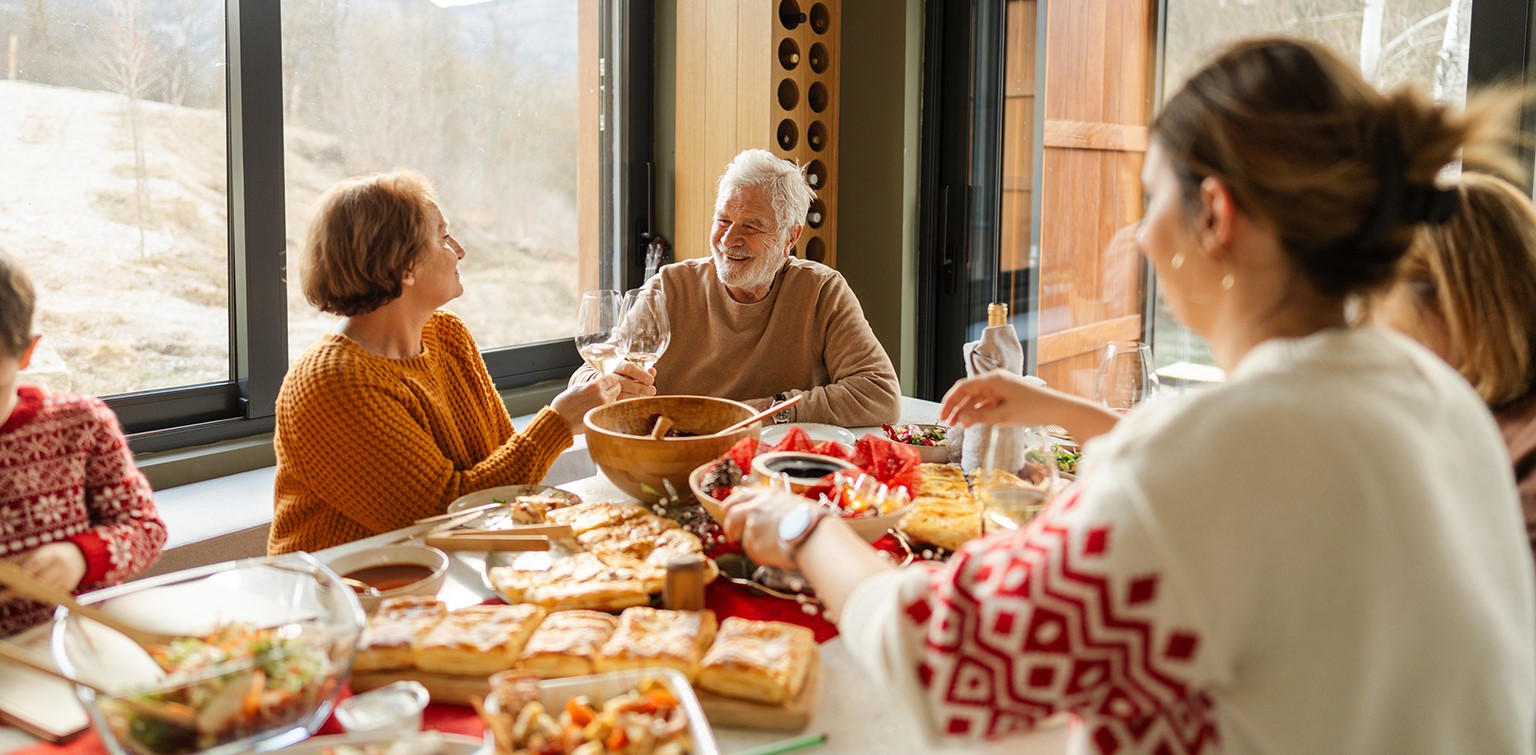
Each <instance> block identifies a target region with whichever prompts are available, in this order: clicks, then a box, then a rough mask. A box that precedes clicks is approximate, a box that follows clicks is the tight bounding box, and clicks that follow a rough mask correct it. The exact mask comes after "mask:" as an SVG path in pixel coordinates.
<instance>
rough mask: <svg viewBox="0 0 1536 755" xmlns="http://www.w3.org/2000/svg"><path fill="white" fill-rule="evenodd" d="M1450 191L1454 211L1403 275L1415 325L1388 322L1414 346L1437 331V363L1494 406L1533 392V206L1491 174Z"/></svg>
mask: <svg viewBox="0 0 1536 755" xmlns="http://www.w3.org/2000/svg"><path fill="white" fill-rule="evenodd" d="M1456 191H1457V193H1458V194H1460V195H1461V206H1460V207H1459V208H1458V209H1457V211H1456V214H1454V215H1453V216H1451V219H1450V221H1449V222H1447V223H1445V224H1444V225H1439V226H1428V227H1425V228H1422V229H1420V230H1419V232H1418V233H1417V234H1416V235H1415V236H1414V239H1413V244H1412V246H1410V247H1409V249H1408V254H1407V256H1406V257H1405V258H1404V259H1403V265H1402V268H1401V270H1400V272H1399V278H1398V283H1397V285H1398V286H1401V287H1403V289H1404V290H1405V291H1406V293H1408V294H1410V295H1411V300H1412V302H1413V304H1414V305H1415V306H1416V307H1417V308H1418V310H1419V314H1420V320H1419V322H1406V323H1403V322H1399V323H1394V325H1395V326H1397V327H1400V328H1402V329H1403V330H1404V331H1406V332H1407V333H1408V335H1411V336H1414V337H1416V338H1418V339H1419V340H1420V341H1424V340H1426V338H1425V330H1424V329H1425V328H1440V329H1442V334H1443V337H1444V338H1443V341H1442V343H1443V344H1444V346H1445V351H1446V352H1447V353H1445V354H1444V355H1443V356H1445V358H1446V360H1447V361H1449V362H1450V363H1451V366H1453V367H1455V368H1456V369H1458V370H1460V371H1461V374H1462V375H1464V376H1465V377H1466V378H1467V381H1468V382H1470V383H1472V387H1473V388H1476V389H1477V393H1478V395H1479V396H1482V397H1483V401H1485V402H1487V404H1488V406H1490V407H1492V408H1494V409H1499V408H1502V407H1504V406H1508V405H1511V404H1515V403H1517V402H1519V401H1521V400H1522V399H1524V398H1526V397H1527V396H1529V395H1530V394H1532V392H1533V391H1536V362H1533V360H1536V206H1533V205H1532V204H1531V198H1530V197H1528V196H1526V195H1525V193H1524V192H1522V191H1520V190H1519V189H1517V188H1515V187H1514V186H1512V185H1510V184H1509V183H1508V182H1507V181H1504V180H1502V179H1500V178H1495V177H1493V176H1488V175H1482V174H1477V173H1466V174H1463V175H1462V177H1461V180H1460V181H1459V182H1458V184H1457V186H1456Z"/></svg>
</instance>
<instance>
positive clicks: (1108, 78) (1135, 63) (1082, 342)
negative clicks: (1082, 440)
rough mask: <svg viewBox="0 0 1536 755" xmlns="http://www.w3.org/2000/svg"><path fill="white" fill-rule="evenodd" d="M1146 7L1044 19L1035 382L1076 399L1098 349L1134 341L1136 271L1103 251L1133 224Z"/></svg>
mask: <svg viewBox="0 0 1536 755" xmlns="http://www.w3.org/2000/svg"><path fill="white" fill-rule="evenodd" d="M1154 8H1155V3H1154V2H1153V1H1152V0H1074V1H1073V2H1068V3H1051V4H1050V6H1049V8H1048V10H1047V19H1046V24H1047V33H1046V34H1045V35H1044V39H1045V40H1046V45H1047V49H1046V61H1047V62H1046V72H1045V73H1046V75H1045V91H1044V93H1043V96H1044V111H1045V133H1044V140H1045V141H1044V144H1043V145H1042V156H1041V166H1040V167H1041V171H1042V176H1043V181H1042V187H1041V197H1040V204H1041V227H1040V246H1041V249H1040V268H1041V269H1040V285H1041V290H1040V318H1039V323H1040V330H1039V342H1038V350H1037V357H1038V363H1039V364H1038V371H1039V374H1040V376H1041V377H1043V378H1045V379H1046V380H1047V381H1048V382H1051V383H1052V384H1054V385H1057V386H1059V387H1062V388H1065V389H1067V390H1071V391H1073V392H1075V393H1079V394H1081V395H1090V394H1091V391H1092V372H1093V371H1094V370H1095V369H1097V364H1098V359H1099V352H1100V351H1101V350H1102V348H1103V345H1104V343H1105V342H1107V341H1109V340H1117V339H1126V338H1129V339H1135V338H1139V337H1140V335H1141V332H1142V323H1141V316H1140V312H1141V303H1142V297H1143V292H1142V290H1141V276H1140V274H1139V272H1140V266H1139V261H1138V260H1137V258H1136V257H1135V255H1134V250H1131V249H1129V248H1123V249H1117V250H1113V252H1112V253H1111V252H1107V251H1106V247H1107V245H1108V242H1109V240H1110V238H1111V237H1112V236H1113V235H1114V233H1115V231H1116V230H1117V229H1118V228H1120V227H1121V226H1123V225H1126V224H1128V223H1131V222H1134V221H1135V220H1136V219H1137V218H1139V217H1140V215H1141V205H1142V195H1141V186H1140V181H1139V172H1140V170H1141V162H1142V159H1143V156H1144V154H1145V152H1146V145H1147V132H1146V126H1147V123H1148V122H1149V119H1150V116H1151V108H1152V92H1153V89H1152V81H1153V79H1152V66H1153V64H1154V61H1155V53H1156V49H1155V47H1154V39H1153V35H1154V33H1155V30H1154V28H1153V26H1152V24H1153V19H1154V15H1153V11H1154ZM1085 373H1086V377H1085Z"/></svg>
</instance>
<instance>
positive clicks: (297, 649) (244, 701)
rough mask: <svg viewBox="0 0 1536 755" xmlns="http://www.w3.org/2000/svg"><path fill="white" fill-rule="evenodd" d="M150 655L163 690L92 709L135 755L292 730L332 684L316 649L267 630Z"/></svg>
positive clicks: (189, 641)
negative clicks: (160, 671)
mask: <svg viewBox="0 0 1536 755" xmlns="http://www.w3.org/2000/svg"><path fill="white" fill-rule="evenodd" d="M151 655H152V656H154V658H155V660H156V661H157V662H159V664H160V665H161V667H162V668H164V669H165V670H166V680H167V684H166V685H165V686H163V687H161V688H159V689H157V690H155V691H152V692H143V693H137V694H133V695H125V696H123V697H116V698H101V699H100V700H99V701H98V705H99V706H100V708H101V711H102V713H103V714H104V715H106V716H107V720H108V722H109V724H110V725H111V727H112V730H113V734H115V735H116V736H117V738H118V740H119V741H121V742H122V743H123V744H125V745H126V746H128V748H129V749H131V750H132V751H134V752H137V753H157V754H165V753H183V752H196V751H199V750H205V749H208V748H210V747H214V746H217V745H220V744H224V743H227V742H233V741H235V740H238V739H242V738H245V737H249V736H251V735H253V734H257V733H260V732H263V731H268V730H273V729H278V728H281V727H283V726H285V725H288V724H297V723H299V722H301V721H302V720H303V719H304V718H305V716H307V715H309V714H310V713H311V712H313V711H314V710H315V708H316V706H317V705H318V703H319V701H320V699H321V698H322V697H324V696H325V695H327V694H329V693H330V692H331V691H332V690H333V688H334V686H335V684H336V673H335V671H336V670H335V667H334V666H333V664H332V663H331V660H330V658H329V657H328V656H327V654H326V652H325V650H324V648H323V647H316V646H315V645H314V644H312V643H309V642H306V641H304V640H301V639H296V638H291V637H284V636H280V635H279V634H278V633H277V632H275V631H274V630H270V629H253V628H251V627H248V626H243V625H232V626H228V627H223V628H221V629H219V630H217V631H215V632H214V633H213V634H211V635H209V636H207V637H184V638H181V639H177V640H175V641H173V642H171V643H170V644H169V645H164V646H160V647H156V648H152V649H151ZM226 669H227V670H226Z"/></svg>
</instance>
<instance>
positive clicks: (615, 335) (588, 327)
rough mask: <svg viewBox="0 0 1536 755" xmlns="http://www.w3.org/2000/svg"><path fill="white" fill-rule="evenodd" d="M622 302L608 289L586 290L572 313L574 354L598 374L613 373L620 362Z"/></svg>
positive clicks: (621, 348)
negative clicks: (574, 323)
mask: <svg viewBox="0 0 1536 755" xmlns="http://www.w3.org/2000/svg"><path fill="white" fill-rule="evenodd" d="M623 302H624V300H623V299H622V298H621V297H620V295H619V292H618V291H615V290H613V289H611V288H605V289H601V290H598V291H588V292H586V293H584V294H582V295H581V308H580V309H578V310H577V311H576V352H577V353H579V354H581V358H582V359H584V360H586V362H587V364H588V365H589V366H591V367H592V369H594V370H597V371H598V372H599V373H608V372H613V368H614V367H617V366H618V364H619V362H620V361H622V360H623V359H624V348H623V344H621V343H619V340H618V339H619V335H620V334H619V332H618V330H619V318H620V315H621V313H622V310H621V309H620V306H621V305H622V304H623Z"/></svg>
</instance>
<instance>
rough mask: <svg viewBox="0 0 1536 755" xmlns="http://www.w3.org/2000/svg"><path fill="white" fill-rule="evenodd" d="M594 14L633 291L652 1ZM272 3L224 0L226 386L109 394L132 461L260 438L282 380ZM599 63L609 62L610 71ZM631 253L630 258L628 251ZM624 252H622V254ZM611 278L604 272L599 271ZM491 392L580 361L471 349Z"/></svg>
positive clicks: (561, 374) (549, 349)
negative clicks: (476, 354)
mask: <svg viewBox="0 0 1536 755" xmlns="http://www.w3.org/2000/svg"><path fill="white" fill-rule="evenodd" d="M592 1H594V2H597V3H598V4H599V9H598V15H599V17H600V19H601V30H600V32H599V49H600V55H601V57H602V58H603V61H604V62H603V63H602V64H600V67H599V70H600V71H601V82H600V86H599V91H600V93H601V94H600V97H602V100H603V101H602V103H601V107H600V112H601V113H602V114H603V118H604V128H603V129H602V132H601V133H602V138H601V140H600V145H599V147H598V149H599V150H600V151H601V153H602V154H604V155H607V156H611V158H612V159H611V161H605V162H604V167H603V178H604V184H605V186H606V187H608V188H609V191H607V192H606V193H605V194H603V195H602V202H601V205H602V207H601V213H602V217H603V223H602V225H603V229H604V230H603V233H602V235H601V238H600V240H599V249H598V251H599V254H600V255H601V257H602V261H601V266H602V268H603V269H604V271H605V273H608V274H611V276H612V278H613V280H614V281H615V282H616V283H621V284H622V285H623V287H625V288H628V287H630V286H631V285H634V284H636V282H637V281H638V278H639V275H640V273H639V267H638V266H637V264H636V262H637V260H636V257H635V255H636V254H640V253H643V249H644V247H643V243H644V242H643V241H640V240H639V239H638V236H637V235H631V234H628V233H625V232H624V229H630V228H633V229H635V231H634V234H638V233H640V232H641V231H642V230H644V229H645V227H646V222H647V221H646V218H645V216H646V204H647V201H646V200H647V198H648V192H649V191H650V188H649V185H650V184H649V177H650V171H648V170H647V166H648V165H649V164H650V163H651V161H652V155H651V108H652V99H653V82H652V68H653V65H652V59H653V46H652V29H653V25H654V15H655V14H654V8H653V5H652V0H592ZM280 6H281V3H278V2H275V1H274V0H225V36H226V48H225V49H226V63H227V67H226V77H227V78H226V83H227V87H226V92H227V94H226V114H227V115H226V117H227V125H226V138H227V145H228V161H229V162H228V177H229V182H228V186H229V197H228V202H229V205H228V209H229V231H228V233H229V236H228V241H227V244H228V246H227V248H228V252H229V254H228V256H229V287H230V288H229V332H230V370H229V374H230V375H231V376H232V377H231V379H230V380H228V381H224V382H215V383H202V384H195V385H185V386H177V387H174V388H165V389H159V390H152V391H143V392H136V393H130V394H123V395H117V396H110V397H106V399H105V400H106V402H107V405H108V406H110V407H111V408H112V409H113V411H115V412H116V413H117V415H118V418H119V421H120V422H121V423H122V425H123V428H124V430H125V431H126V432H127V433H128V436H129V447H130V449H131V450H132V451H133V452H135V453H149V452H159V451H171V450H176V449H182V448H187V447H190V446H198V445H206V444H210V443H216V442H220V441H226V440H233V439H236V438H244V437H250V436H256V435H261V434H265V433H270V432H271V431H272V429H273V427H274V424H275V422H274V415H275V413H276V404H277V393H278V390H279V388H281V387H282V381H283V377H284V375H286V374H287V371H288V329H287V328H288V322H287V293H286V289H285V286H284V278H285V275H286V274H287V272H288V270H287V262H288V260H287V255H286V239H285V230H284V229H285V225H284V220H285V218H284V209H283V202H284V193H285V185H284V165H283V127H284V124H283V112H284V110H283V106H282V105H283V99H282V96H283V88H282V82H283V60H282V15H281V8H280ZM610 61H615V62H618V63H619V65H613V64H612V63H611V62H610ZM636 247H638V250H637V249H636ZM631 250H634V251H633V253H630V252H631ZM610 271H611V272H610ZM482 355H483V357H484V358H485V362H486V366H487V368H488V369H489V371H490V373H491V377H492V379H493V381H494V382H495V384H496V387H497V388H498V389H500V390H507V389H512V388H520V387H526V386H531V385H535V384H537V383H542V382H546V381H552V380H562V379H564V378H566V377H568V376H569V375H570V374H571V373H572V372H574V371H575V370H576V368H577V367H578V366H579V365H580V364H581V358H580V357H579V356H577V354H576V348H575V345H574V344H573V343H572V342H571V341H570V339H561V340H558V341H545V342H541V343H533V344H524V345H520V346H513V347H504V348H495V349H489V350H486V351H483V352H482Z"/></svg>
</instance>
